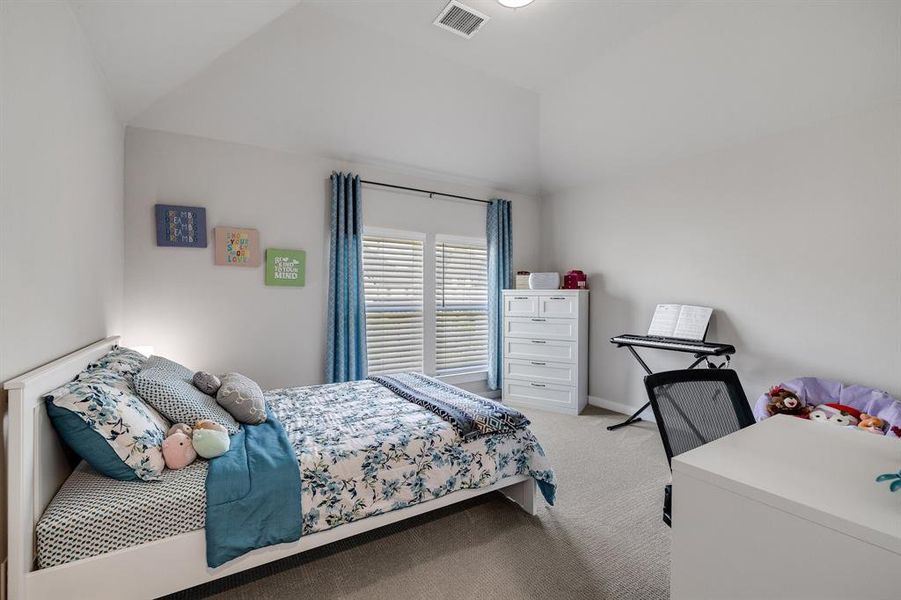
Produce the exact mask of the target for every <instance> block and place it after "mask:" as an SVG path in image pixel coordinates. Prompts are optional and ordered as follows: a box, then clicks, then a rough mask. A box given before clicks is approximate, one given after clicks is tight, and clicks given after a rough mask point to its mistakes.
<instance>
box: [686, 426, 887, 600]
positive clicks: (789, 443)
mask: <svg viewBox="0 0 901 600" xmlns="http://www.w3.org/2000/svg"><path fill="white" fill-rule="evenodd" d="M899 469H901V440H898V439H894V438H885V437H881V436H876V435H872V434H866V433H859V432H855V431H845V430H843V429H841V428H839V427H835V426H831V425H822V424H817V423H812V422H810V421H805V420H803V419H798V418H796V417H788V416H782V415H779V416H776V417H773V418H770V419H767V420H765V421H763V422H762V423H758V424H756V425H754V426H752V427H748V428H747V429H743V430H741V431H739V432H737V433H734V434H732V435H730V436H727V437H725V438H722V439H719V440H717V441H715V442H712V443H710V444H706V445H704V446H702V447H700V448H697V449H695V450H692V451H691V452H686V453H685V454H682V455H680V456H678V457H676V458H674V459H673V543H672V577H671V596H670V597H671V598H672V599H673V600H702V599H705V598H710V599H716V600H727V599H729V600H732V599H749V600H750V599H753V600H761V599H769V598H774V599H796V598H810V599H816V600H823V599H827V598H833V599H841V600H851V599H853V600H863V599H871V598H872V599H880V600H882V599H885V600H898V599H899V598H901V492H896V493H890V492H889V491H888V484H887V483H878V484H877V483H875V479H876V476H877V475H879V474H881V473H893V472H897V471H898V470H899Z"/></svg>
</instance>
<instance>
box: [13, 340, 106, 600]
mask: <svg viewBox="0 0 901 600" xmlns="http://www.w3.org/2000/svg"><path fill="white" fill-rule="evenodd" d="M118 343H119V337H118V336H113V337H108V338H106V339H105V340H100V341H99V342H95V343H93V344H91V345H90V346H86V347H84V348H82V349H81V350H77V351H75V352H73V353H72V354H68V355H66V356H63V357H62V358H59V359H57V360H55V361H53V362H51V363H49V364H46V365H44V366H43V367H39V368H37V369H35V370H34V371H30V372H28V373H25V374H24V375H22V376H21V377H17V378H15V379H12V380H10V381H7V382H6V383H5V384H4V385H3V387H4V388H5V389H6V390H8V392H9V395H8V401H9V452H8V455H9V460H8V464H9V473H8V477H9V479H8V484H9V485H8V488H9V505H8V508H9V511H8V518H9V528H8V533H9V571H10V573H27V572H29V571H31V570H32V569H33V568H34V558H35V549H34V526H35V525H36V524H37V522H38V519H40V518H41V515H42V514H43V512H44V509H45V508H47V505H48V504H49V503H50V500H52V499H53V495H54V494H56V491H57V490H58V489H59V486H61V485H62V484H63V482H64V481H65V480H66V478H67V477H68V476H69V474H70V473H71V472H72V464H71V462H70V460H69V457H68V455H67V454H66V452H65V450H64V449H63V445H62V442H61V440H60V439H59V437H58V436H57V435H56V432H55V431H54V430H53V425H52V424H51V423H50V418H49V417H48V416H47V411H46V410H45V409H44V398H43V396H44V395H45V394H46V393H47V392H50V391H52V390H54V389H55V388H57V387H59V386H60V385H62V384H64V383H66V382H68V381H71V380H72V379H73V378H74V377H75V376H76V375H77V374H78V373H79V372H81V371H82V370H83V369H84V368H85V367H86V366H87V365H88V363H90V362H93V361H95V360H97V359H98V358H100V357H101V356H103V355H104V354H106V353H107V352H109V351H110V350H111V349H112V348H114V347H115V346H116V345H118ZM12 587H13V582H12V581H10V590H9V592H10V597H11V598H16V597H17V595H16V591H17V590H14V589H12Z"/></svg>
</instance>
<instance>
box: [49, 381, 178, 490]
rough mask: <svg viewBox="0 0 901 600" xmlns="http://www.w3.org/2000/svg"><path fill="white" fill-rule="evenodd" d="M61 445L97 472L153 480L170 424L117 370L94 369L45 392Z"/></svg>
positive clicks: (162, 463) (160, 464)
mask: <svg viewBox="0 0 901 600" xmlns="http://www.w3.org/2000/svg"><path fill="white" fill-rule="evenodd" d="M44 400H45V403H46V404H45V405H46V407H47V414H48V415H49V416H50V420H51V422H52V423H53V426H54V428H56V430H57V432H58V433H59V434H60V437H62V438H63V440H64V441H65V442H66V444H67V445H68V446H69V447H70V448H72V450H74V451H75V453H76V454H78V455H79V456H80V457H81V458H83V459H84V460H85V461H86V462H87V463H88V464H90V465H91V466H92V467H94V469H96V470H97V471H98V472H100V473H103V474H104V475H107V476H108V477H112V478H114V479H120V480H126V481H127V480H135V479H144V480H148V481H150V480H154V479H158V478H159V476H160V474H161V473H162V472H163V469H164V468H165V466H166V463H165V460H164V459H163V451H162V444H163V438H164V437H165V435H166V430H167V429H168V428H169V423H168V421H166V419H164V418H163V417H161V416H160V415H159V414H158V413H157V412H156V411H155V410H153V408H151V407H149V406H147V405H146V404H145V403H144V402H143V401H142V400H141V399H140V398H139V397H138V396H137V395H136V394H135V391H134V388H132V386H131V382H129V381H128V380H127V379H126V377H125V376H124V375H123V374H122V373H121V372H118V371H113V370H110V369H106V368H94V369H93V370H91V371H84V372H82V373H80V374H79V376H78V378H76V379H75V381H72V382H70V383H67V384H65V385H63V386H60V387H59V388H57V389H55V390H53V391H52V392H50V393H49V394H47V395H46V396H44Z"/></svg>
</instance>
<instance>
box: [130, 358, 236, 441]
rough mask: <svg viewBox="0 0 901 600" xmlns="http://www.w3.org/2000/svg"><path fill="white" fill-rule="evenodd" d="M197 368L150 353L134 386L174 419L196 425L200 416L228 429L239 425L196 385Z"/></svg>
mask: <svg viewBox="0 0 901 600" xmlns="http://www.w3.org/2000/svg"><path fill="white" fill-rule="evenodd" d="M193 378H194V372H193V371H191V370H190V369H188V368H187V367H183V366H182V365H180V364H178V363H177V362H173V361H171V360H169V359H166V358H163V357H162V356H151V357H150V358H148V359H147V362H146V363H144V368H143V369H141V371H140V372H139V373H138V374H137V375H135V378H134V384H135V389H136V390H137V391H138V394H140V396H141V398H143V399H144V401H145V402H147V404H149V405H150V406H152V407H154V408H155V409H157V410H158V411H159V412H160V413H162V414H163V415H165V416H166V417H167V418H168V419H169V420H170V421H172V422H173V423H187V424H188V425H194V423H196V422H197V421H199V420H201V419H209V420H210V421H215V422H216V423H219V424H220V425H222V426H223V427H225V428H226V429H227V430H228V432H229V433H230V434H231V433H235V432H237V431H238V429H239V427H240V426H239V425H238V423H237V421H235V420H234V418H232V416H231V415H230V414H228V411H227V410H225V409H224V408H222V407H221V406H219V404H217V403H216V399H215V398H213V397H212V396H210V395H208V394H204V393H203V392H201V391H200V390H198V389H197V388H196V387H195V386H194V382H193Z"/></svg>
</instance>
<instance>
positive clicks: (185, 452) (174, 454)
mask: <svg viewBox="0 0 901 600" xmlns="http://www.w3.org/2000/svg"><path fill="white" fill-rule="evenodd" d="M188 430H189V431H190V427H189V428H188ZM170 431H171V430H170ZM163 458H164V459H166V466H167V467H169V468H170V469H184V468H185V467H187V466H188V465H190V464H191V463H192V462H194V460H195V459H196V458H197V451H196V450H194V445H193V444H192V443H191V437H190V435H186V434H185V432H184V431H182V430H176V431H175V432H173V433H172V435H170V436H169V437H167V438H166V439H165V440H163Z"/></svg>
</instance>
